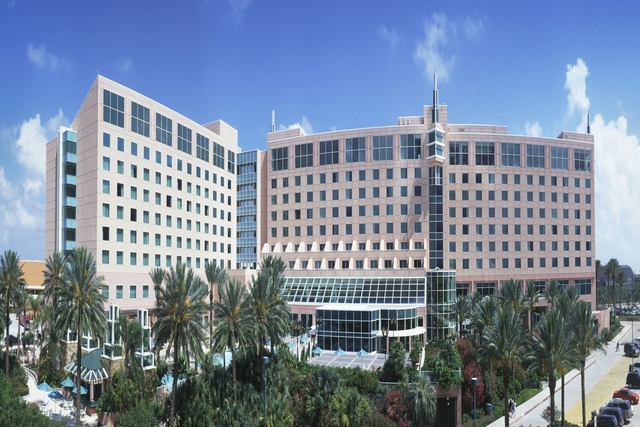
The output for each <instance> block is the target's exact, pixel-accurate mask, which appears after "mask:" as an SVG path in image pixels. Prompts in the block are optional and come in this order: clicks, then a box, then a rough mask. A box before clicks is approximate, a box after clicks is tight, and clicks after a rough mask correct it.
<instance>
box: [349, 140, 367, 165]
mask: <svg viewBox="0 0 640 427" xmlns="http://www.w3.org/2000/svg"><path fill="white" fill-rule="evenodd" d="M345 154H346V159H345V161H346V163H356V162H364V160H365V143H364V137H363V136H361V137H358V138H347V140H346V152H345Z"/></svg>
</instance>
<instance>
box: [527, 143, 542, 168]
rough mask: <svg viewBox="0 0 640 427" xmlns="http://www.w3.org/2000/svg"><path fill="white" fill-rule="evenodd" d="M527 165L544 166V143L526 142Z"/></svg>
mask: <svg viewBox="0 0 640 427" xmlns="http://www.w3.org/2000/svg"><path fill="white" fill-rule="evenodd" d="M527 167H528V168H544V145H533V144H527Z"/></svg>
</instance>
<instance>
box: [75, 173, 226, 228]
mask: <svg viewBox="0 0 640 427" xmlns="http://www.w3.org/2000/svg"><path fill="white" fill-rule="evenodd" d="M74 190H75V188H74ZM102 193H103V194H111V182H110V181H109V180H108V179H103V180H102ZM125 193H126V191H125V186H124V184H122V183H116V194H115V195H116V196H117V197H125ZM205 194H206V193H205ZM66 195H67V196H69V193H68V192H67V193H66ZM73 197H75V194H74V196H73ZM129 197H130V199H131V200H138V187H135V186H131V188H130V191H129ZM150 199H151V192H150V191H149V190H147V189H144V190H142V201H143V202H145V203H150ZM213 200H214V201H217V200H218V193H217V192H216V191H214V192H213ZM175 201H176V205H175V206H173V196H171V195H166V196H165V199H164V204H165V206H166V207H168V208H172V207H175V208H176V209H178V210H182V206H183V203H182V202H183V200H182V198H180V197H176V198H175ZM220 202H221V203H224V194H223V193H220ZM154 203H155V204H156V205H158V206H162V204H163V198H162V194H161V193H159V192H155V193H154ZM194 205H195V213H196V214H200V213H204V215H205V216H209V205H204V209H203V210H201V204H200V203H195V204H193V203H192V202H191V201H190V200H187V201H186V205H185V209H186V211H187V212H193V206H194ZM227 205H229V206H232V201H231V196H227ZM220 211H221V215H220V218H221V219H224V210H223V209H220ZM217 212H218V208H216V207H215V206H212V207H211V215H212V216H213V217H214V218H217V216H218V213H217ZM228 214H229V216H230V215H231V212H228ZM229 221H231V220H230V219H229Z"/></svg>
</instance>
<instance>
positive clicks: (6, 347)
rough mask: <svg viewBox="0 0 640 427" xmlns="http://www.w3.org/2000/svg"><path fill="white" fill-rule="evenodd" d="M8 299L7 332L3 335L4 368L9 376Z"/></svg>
mask: <svg viewBox="0 0 640 427" xmlns="http://www.w3.org/2000/svg"><path fill="white" fill-rule="evenodd" d="M9 345H10V343H9V301H7V334H6V335H5V336H4V369H5V375H6V376H7V378H9Z"/></svg>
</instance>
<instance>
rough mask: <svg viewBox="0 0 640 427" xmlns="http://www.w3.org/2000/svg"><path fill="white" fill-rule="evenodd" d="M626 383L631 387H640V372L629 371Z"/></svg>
mask: <svg viewBox="0 0 640 427" xmlns="http://www.w3.org/2000/svg"><path fill="white" fill-rule="evenodd" d="M626 385H627V387H629V388H640V372H629V373H628V374H627V382H626Z"/></svg>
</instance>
